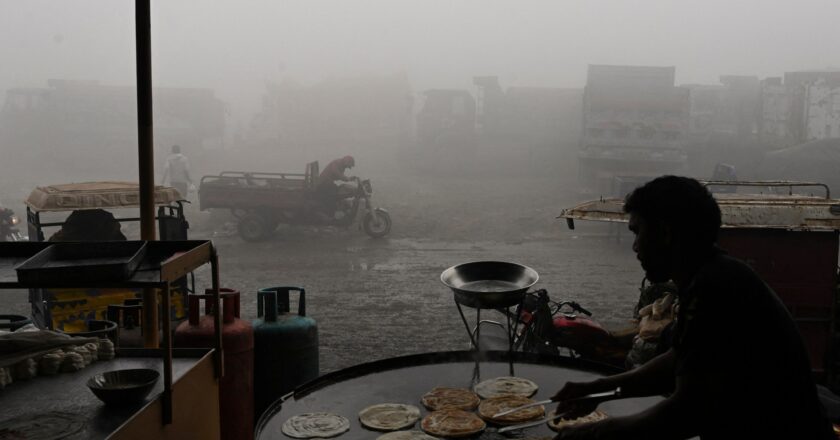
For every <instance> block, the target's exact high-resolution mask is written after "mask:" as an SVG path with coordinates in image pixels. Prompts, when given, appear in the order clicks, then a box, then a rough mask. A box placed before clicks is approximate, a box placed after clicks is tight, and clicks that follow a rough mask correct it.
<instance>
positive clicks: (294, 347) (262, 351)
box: [253, 287, 318, 419]
mask: <svg viewBox="0 0 840 440" xmlns="http://www.w3.org/2000/svg"><path fill="white" fill-rule="evenodd" d="M290 292H297V293H299V294H300V299H299V301H298V312H297V314H294V313H289V309H290V308H289V293H290ZM253 327H254V409H255V411H254V414H255V416H256V417H257V419H259V417H260V415H262V413H263V411H265V410H266V409H267V408H268V406H269V405H271V403H272V402H274V401H275V400H277V399H279V398H280V397H282V396H283V395H284V394H286V393H288V392H289V391H292V390H294V389H295V387H297V386H298V385H301V384H303V383H305V382H308V381H310V380H312V379H315V378H316V377H318V326H317V325H316V324H315V320H314V319H312V318H310V317H308V316H306V290H305V289H303V288H301V287H269V288H265V289H260V290H259V292H258V293H257V319H255V320H254V321H253Z"/></svg>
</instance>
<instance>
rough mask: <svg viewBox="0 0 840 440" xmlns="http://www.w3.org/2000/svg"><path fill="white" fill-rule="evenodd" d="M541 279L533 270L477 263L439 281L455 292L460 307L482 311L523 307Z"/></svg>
mask: <svg viewBox="0 0 840 440" xmlns="http://www.w3.org/2000/svg"><path fill="white" fill-rule="evenodd" d="M539 279H540V276H539V275H538V274H537V271H535V270H534V269H531V268H530V267H528V266H523V265H521V264H516V263H509V262H505V261H474V262H472V263H464V264H459V265H457V266H452V267H450V268H449V269H446V270H444V271H443V273H441V274H440V281H441V282H442V283H443V284H444V285H446V287H449V288H450V289H452V292H454V293H455V301H456V302H458V304H461V305H465V306H467V307H474V308H482V309H497V308H506V307H511V306H515V305H517V304H519V303H521V302H522V299H523V298H524V297H525V292H526V291H527V290H528V289H530V288H531V286H533V285H534V284H536V283H537V281H538V280H539Z"/></svg>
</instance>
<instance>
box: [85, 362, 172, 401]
mask: <svg viewBox="0 0 840 440" xmlns="http://www.w3.org/2000/svg"><path fill="white" fill-rule="evenodd" d="M159 377H160V373H158V372H157V370H151V369H148V368H135V369H128V370H114V371H106V372H104V373H99V374H96V375H94V376H93V377H91V378H90V379H88V381H87V386H88V388H90V390H91V391H92V392H93V394H95V395H96V397H98V398H99V400H101V401H103V402H105V404H106V405H117V406H118V405H131V404H134V403H138V402H142V401H143V400H144V399H145V398H146V396H148V395H149V392H150V391H152V388H154V386H155V383H157V381H158V378H159Z"/></svg>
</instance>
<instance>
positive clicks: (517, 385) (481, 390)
mask: <svg viewBox="0 0 840 440" xmlns="http://www.w3.org/2000/svg"><path fill="white" fill-rule="evenodd" d="M538 389H539V387H538V386H537V384H535V383H534V382H531V381H530V380H528V379H523V378H521V377H512V376H503V377H497V378H495V379H488V380H485V381H484V382H479V383H478V384H477V385H476V386H475V392H476V394H478V395H479V396H481V398H482V399H489V398H491V397H498V396H510V395H514V396H524V397H531V396H533V395H534V394H536V393H537V390H538Z"/></svg>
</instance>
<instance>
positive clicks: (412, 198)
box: [193, 176, 642, 372]
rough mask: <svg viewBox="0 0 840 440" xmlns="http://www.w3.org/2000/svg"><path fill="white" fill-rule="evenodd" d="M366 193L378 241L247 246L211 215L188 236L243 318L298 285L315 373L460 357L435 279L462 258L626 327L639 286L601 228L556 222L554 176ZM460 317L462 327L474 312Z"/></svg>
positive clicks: (310, 231)
mask: <svg viewBox="0 0 840 440" xmlns="http://www.w3.org/2000/svg"><path fill="white" fill-rule="evenodd" d="M373 186H374V191H375V193H374V202H375V204H376V205H379V206H382V207H385V208H386V209H388V210H389V212H390V213H391V215H392V218H393V225H394V226H393V230H392V233H391V234H390V235H389V236H388V237H387V238H385V239H378V240H376V239H370V238H367V237H366V236H365V235H364V234H363V233H362V232H361V231H359V230H358V229H356V228H351V229H350V230H334V229H326V230H324V229H320V230H319V229H314V228H302V227H295V228H292V227H283V226H281V227H280V228H279V229H278V231H277V232H276V233H275V235H274V236H273V237H272V239H271V240H269V241H267V242H264V243H258V244H250V243H245V242H243V241H242V240H241V239H240V238H239V237H238V236H236V235H235V234H234V233H233V229H234V228H233V223H232V222H230V219H229V218H226V216H223V215H218V214H215V215H214V214H211V215H209V216H208V218H201V217H202V216H206V214H198V217H199V218H201V221H197V222H196V228H195V230H194V231H193V232H194V233H198V235H204V234H206V235H209V236H213V239H214V242H215V243H216V244H217V246H218V249H219V252H220V255H221V268H222V281H223V284H224V285H225V286H228V287H233V288H236V289H239V290H240V291H241V292H243V293H244V297H243V299H244V304H243V305H242V310H243V314H244V315H245V317H246V318H253V317H255V314H256V292H257V290H258V289H259V288H262V287H269V286H275V285H298V286H301V287H304V288H306V291H307V312H308V314H309V315H311V316H312V317H313V318H314V319H315V320H316V321H317V322H318V326H319V332H320V350H321V369H322V371H323V372H326V371H332V370H335V369H339V368H344V367H347V366H350V365H354V364H357V363H361V362H366V361H371V360H375V359H380V358H386V357H392V356H398V355H404V354H410V353H419V352H427V351H435V350H454V349H464V348H466V347H467V346H468V337H467V334H466V330H465V329H464V326H463V324H462V322H461V320H460V317H459V315H458V312H457V309H456V307H455V304H454V302H453V298H452V292H451V291H450V290H448V289H447V288H446V287H445V286H443V285H442V284H441V282H440V273H441V272H442V271H443V270H444V269H446V268H447V267H449V266H452V265H455V264H459V263H464V262H468V261H476V260H504V261H513V262H519V263H522V264H525V265H528V266H531V267H533V268H534V269H535V270H537V272H538V273H539V274H540V282H539V283H538V285H537V286H536V287H542V288H546V289H548V291H549V292H550V294H551V296H552V298H553V299H561V298H563V299H574V300H577V301H578V302H580V303H581V304H582V305H584V307H587V308H588V309H590V310H591V311H592V312H593V313H594V316H595V317H596V318H597V319H598V320H599V321H601V322H602V323H604V324H605V325H607V326H609V327H620V326H622V325H624V324H625V323H626V322H627V319H629V316H630V315H631V312H632V308H633V305H634V304H635V302H636V300H637V299H638V286H639V283H640V282H641V279H642V272H641V269H640V268H639V266H638V263H637V262H636V260H635V255H634V254H633V253H632V252H631V251H630V241H629V236H628V235H627V234H625V235H624V241H623V242H621V243H616V241H615V239H614V238H613V237H610V236H609V235H608V229H607V228H606V227H605V226H606V225H591V224H590V225H578V228H576V229H575V230H569V229H568V228H567V226H566V224H565V221H561V220H556V219H555V217H556V216H557V215H558V214H559V213H560V210H561V207H564V206H570V205H571V204H573V203H574V202H575V201H576V200H575V199H576V197H575V194H574V193H573V192H569V191H565V192H564V191H562V190H561V188H562V184H561V182H559V181H558V180H557V179H556V178H532V179H524V178H508V179H479V180H475V179H425V178H419V177H409V178H406V177H404V176H403V177H402V178H400V179H396V178H395V179H393V180H388V178H387V176H386V177H382V178H381V179H375V180H373ZM194 235H195V234H194ZM202 278H203V277H202ZM293 304H294V302H293ZM468 317H469V319H470V322H472V319H474V318H473V317H474V313H472V312H471V311H468Z"/></svg>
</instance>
